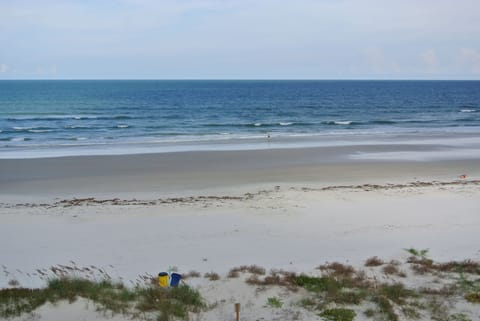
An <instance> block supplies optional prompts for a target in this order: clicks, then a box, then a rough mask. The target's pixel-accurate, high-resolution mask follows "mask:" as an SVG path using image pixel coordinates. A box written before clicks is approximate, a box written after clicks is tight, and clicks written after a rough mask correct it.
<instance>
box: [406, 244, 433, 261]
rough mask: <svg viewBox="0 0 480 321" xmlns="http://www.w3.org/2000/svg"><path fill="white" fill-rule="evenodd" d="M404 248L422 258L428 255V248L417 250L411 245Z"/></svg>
mask: <svg viewBox="0 0 480 321" xmlns="http://www.w3.org/2000/svg"><path fill="white" fill-rule="evenodd" d="M404 250H405V251H407V252H408V253H410V254H412V255H413V256H415V257H418V258H422V259H426V258H427V257H428V251H429V249H423V250H417V249H415V248H413V247H411V248H409V249H404Z"/></svg>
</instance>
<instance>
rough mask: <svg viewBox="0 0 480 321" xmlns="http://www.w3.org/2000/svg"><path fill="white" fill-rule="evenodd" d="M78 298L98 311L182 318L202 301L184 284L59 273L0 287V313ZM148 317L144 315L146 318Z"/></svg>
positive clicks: (15, 313)
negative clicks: (132, 283)
mask: <svg viewBox="0 0 480 321" xmlns="http://www.w3.org/2000/svg"><path fill="white" fill-rule="evenodd" d="M78 298H85V299H88V300H91V301H93V302H94V303H95V304H96V307H97V309H98V310H100V311H110V312H111V313H112V314H123V315H127V316H131V317H135V316H138V315H140V314H145V313H147V314H148V315H150V316H151V318H152V319H156V320H162V321H164V320H165V321H167V320H171V319H172V318H178V319H186V318H187V315H188V312H190V311H191V312H196V311H199V310H201V309H202V308H203V307H204V306H205V304H204V303H203V300H202V298H201V296H200V294H199V292H198V291H196V290H193V289H191V288H190V287H188V286H185V285H183V286H179V287H175V288H160V287H158V286H153V285H147V286H144V287H140V286H137V287H135V288H127V287H125V286H124V285H123V283H115V282H112V281H110V280H101V281H92V280H88V279H82V278H73V277H62V278H55V279H51V280H50V281H48V284H47V286H46V287H45V288H41V289H26V288H10V289H2V290H0V317H2V318H11V317H15V316H20V315H22V314H23V313H30V312H32V311H34V310H35V309H37V308H38V307H40V306H42V305H43V304H45V303H47V302H51V303H57V302H59V301H64V300H65V301H68V302H70V303H71V302H74V301H75V300H77V299H78ZM147 319H148V318H147Z"/></svg>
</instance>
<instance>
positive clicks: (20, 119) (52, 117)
mask: <svg viewBox="0 0 480 321" xmlns="http://www.w3.org/2000/svg"><path fill="white" fill-rule="evenodd" d="M69 119H72V120H95V119H98V120H122V119H132V117H131V116H127V115H115V116H95V115H62V116H58V115H48V116H33V117H8V118H6V120H7V121H11V122H25V121H58V120H69Z"/></svg>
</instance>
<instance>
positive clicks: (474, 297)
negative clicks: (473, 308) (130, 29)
mask: <svg viewBox="0 0 480 321" xmlns="http://www.w3.org/2000/svg"><path fill="white" fill-rule="evenodd" d="M465 300H467V301H468V302H470V303H480V292H470V293H467V294H465Z"/></svg>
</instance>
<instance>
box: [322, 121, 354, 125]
mask: <svg viewBox="0 0 480 321" xmlns="http://www.w3.org/2000/svg"><path fill="white" fill-rule="evenodd" d="M322 124H324V125H353V124H356V123H355V122H354V121H352V120H330V121H324V122H322Z"/></svg>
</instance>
